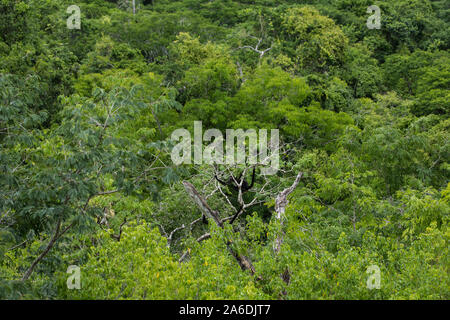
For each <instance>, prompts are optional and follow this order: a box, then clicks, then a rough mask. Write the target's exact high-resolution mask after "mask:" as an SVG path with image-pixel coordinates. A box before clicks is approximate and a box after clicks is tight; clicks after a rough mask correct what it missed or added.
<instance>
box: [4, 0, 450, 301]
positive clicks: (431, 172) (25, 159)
mask: <svg viewBox="0 0 450 320" xmlns="http://www.w3.org/2000/svg"><path fill="white" fill-rule="evenodd" d="M79 2H80V3H79V4H77V5H79V6H80V8H81V29H80V30H76V29H74V30H69V29H67V27H66V19H67V18H68V14H67V12H66V9H67V7H68V6H69V5H71V4H72V2H70V1H65V0H64V1H59V0H58V1H57V0H0V298H1V299H444V300H445V299H449V297H450V292H449V288H450V283H449V281H450V278H449V274H448V266H449V256H448V247H449V246H448V240H449V236H450V233H449V230H448V222H449V213H450V208H449V206H450V184H449V182H448V181H449V176H450V175H449V173H450V165H449V159H450V144H449V141H450V137H449V129H450V119H448V114H449V110H450V106H449V101H450V96H449V93H448V92H449V89H450V88H449V86H450V83H449V79H450V69H449V66H450V61H449V53H448V49H449V43H450V41H449V34H450V32H448V31H449V21H448V4H447V3H446V2H445V1H429V0H425V1H424V0H398V1H395V2H393V1H384V0H380V1H375V2H372V1H369V0H336V1H325V0H320V1H300V3H299V2H298V1H293V0H280V1H269V0H255V1H248V0H226V1H208V0H199V1H197V0H177V1H169V0H157V1H136V3H137V11H136V13H135V14H133V11H132V8H131V6H130V2H129V1H104V0H95V1H79ZM372 4H375V5H377V6H379V7H380V8H381V29H379V30H378V29H369V28H367V26H366V21H367V18H368V17H369V14H368V13H367V7H368V6H370V5H372ZM193 121H202V125H203V130H204V132H205V131H206V130H207V129H212V128H214V129H219V130H221V131H222V133H224V132H225V130H226V129H279V130H280V131H279V132H280V141H281V143H282V148H281V149H280V170H279V171H278V172H277V174H275V175H273V176H269V177H263V176H262V175H261V174H260V169H259V168H258V169H257V170H255V181H254V183H253V184H252V188H251V189H250V190H248V191H247V192H246V193H244V194H243V195H242V198H243V200H244V201H245V202H246V203H248V202H250V201H251V200H252V199H256V200H258V201H257V203H256V204H254V205H252V206H250V207H248V208H246V209H245V212H243V213H242V214H241V215H239V217H237V218H236V220H235V221H234V222H233V224H230V223H229V222H230V221H231V219H230V218H231V217H232V216H233V215H234V214H235V211H236V210H235V209H233V206H236V207H238V205H239V201H238V200H239V199H238V192H237V191H236V190H235V188H233V187H232V186H231V185H228V186H223V185H222V184H219V182H218V180H217V179H216V178H215V173H216V172H215V170H219V171H220V170H222V169H224V167H223V165H220V166H217V167H216V168H214V167H213V166H210V165H206V164H203V165H197V164H195V165H181V166H175V165H174V164H173V162H172V160H171V157H170V156H171V151H172V148H173V146H174V142H173V141H171V140H170V137H171V134H172V132H173V131H174V130H175V129H179V128H187V129H188V130H190V132H192V128H193ZM242 167H243V166H237V167H234V168H229V169H230V172H222V174H224V173H225V176H223V177H222V178H223V179H227V177H226V176H228V175H229V174H230V173H231V172H234V173H236V172H237V173H238V174H239V173H240V170H242ZM298 172H302V173H303V176H302V178H301V180H300V183H299V184H298V186H297V187H296V189H295V190H294V191H293V192H292V193H291V194H290V195H289V197H288V200H289V202H288V205H287V207H286V211H285V212H284V216H282V217H281V218H280V219H277V218H276V214H275V212H274V210H275V206H274V205H275V199H276V197H277V195H278V194H279V192H280V191H281V190H283V189H284V188H286V187H289V186H291V185H292V182H293V179H294V178H293V176H295V175H296V174H297V173H298ZM245 177H246V183H247V184H248V183H249V182H250V180H249V179H250V178H251V171H250V170H249V171H247V172H246V174H245ZM182 179H183V180H187V181H190V182H191V183H192V184H193V185H195V187H196V188H197V190H198V192H199V194H201V196H203V197H204V198H205V201H206V202H207V203H208V205H209V206H210V207H211V209H212V210H215V211H216V212H217V213H218V215H219V216H220V218H221V219H225V220H224V223H223V225H224V227H223V228H221V227H218V226H216V225H215V224H214V223H213V222H212V221H209V222H208V221H207V220H206V219H205V220H204V219H202V213H201V211H200V210H199V208H198V206H197V204H196V203H195V202H194V201H192V198H191V197H190V196H189V194H187V193H186V190H185V189H184V187H183V185H182V184H181V183H180V181H181V180H182ZM219 186H221V187H222V188H223V189H218V187H219ZM261 188H263V189H264V192H258V190H261ZM280 220H281V221H280ZM280 237H282V238H283V242H282V245H281V248H280V250H279V251H277V250H274V248H275V246H274V244H275V242H276V241H277V239H279V238H280ZM242 257H246V258H247V259H248V260H249V261H251V262H252V264H253V267H254V270H255V274H253V275H252V274H251V272H249V271H248V270H243V269H242V268H240V266H239V264H238V263H237V261H241V262H242V261H243V260H239V258H241V259H243V258H242ZM69 265H77V266H79V267H80V270H81V285H82V288H81V289H80V290H71V289H68V288H67V285H66V283H67V282H66V281H67V278H68V276H69V275H68V274H67V273H66V272H67V267H68V266H69ZM371 265H377V266H378V267H379V268H380V271H381V288H380V289H374V290H369V289H368V288H367V279H368V277H369V275H368V274H367V273H366V270H367V268H368V267H369V266H371ZM244 269H245V267H244Z"/></svg>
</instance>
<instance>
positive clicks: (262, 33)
mask: <svg viewBox="0 0 450 320" xmlns="http://www.w3.org/2000/svg"><path fill="white" fill-rule="evenodd" d="M259 26H260V30H259V37H255V36H249V37H250V38H252V39H255V40H256V41H257V43H256V45H254V46H250V45H245V46H241V47H238V48H237V49H250V50H252V51H254V52H256V53H258V54H259V61H260V62H261V59H262V58H263V56H264V55H265V54H266V53H267V52H268V51H270V50H271V49H272V46H270V47H269V48H267V49H264V50H262V49H261V48H260V45H261V43H262V42H263V40H264V38H265V30H264V23H263V19H262V17H261V16H259Z"/></svg>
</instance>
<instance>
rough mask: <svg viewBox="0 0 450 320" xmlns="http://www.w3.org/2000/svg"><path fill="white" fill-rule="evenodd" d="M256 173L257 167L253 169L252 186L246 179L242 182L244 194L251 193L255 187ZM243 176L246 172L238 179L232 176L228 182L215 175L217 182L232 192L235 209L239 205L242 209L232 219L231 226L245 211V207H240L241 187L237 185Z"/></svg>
mask: <svg viewBox="0 0 450 320" xmlns="http://www.w3.org/2000/svg"><path fill="white" fill-rule="evenodd" d="M255 173H256V167H253V173H252V181H251V183H250V184H249V183H248V182H247V180H246V179H245V178H244V180H243V181H242V186H241V191H242V194H244V193H246V192H247V191H249V190H250V189H251V188H253V185H254V184H255ZM243 174H244V171H242V172H241V173H240V174H239V177H238V178H235V179H233V176H230V177H229V178H228V179H227V180H226V181H223V180H221V179H219V177H218V176H217V174H215V175H214V176H215V178H216V180H217V181H218V182H219V183H220V184H222V185H224V186H225V187H228V189H229V190H230V193H231V194H230V195H232V196H233V199H232V200H234V201H233V202H234V203H233V205H234V206H235V207H237V206H238V205H239V206H240V207H239V210H237V212H236V214H235V215H234V216H233V217H232V218H231V220H230V224H231V223H233V222H234V220H235V219H236V218H237V216H238V215H239V214H240V213H241V211H242V209H243V206H242V205H240V204H239V202H238V196H239V195H238V194H239V186H238V184H237V183H240V181H241V179H242V175H243ZM236 182H237V183H236Z"/></svg>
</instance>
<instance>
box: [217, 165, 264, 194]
mask: <svg viewBox="0 0 450 320" xmlns="http://www.w3.org/2000/svg"><path fill="white" fill-rule="evenodd" d="M255 172H256V167H253V173H252V182H251V184H250V185H249V184H248V182H247V180H245V179H244V181H242V187H241V190H242V193H245V192H247V191H248V190H250V189H251V188H253V185H254V183H255ZM243 174H244V171H242V172H241V174H240V175H239V177H238V178H237V179H236V181H235V179H233V177H232V176H230V177H229V178H228V180H227V181H226V182H225V181H223V180H220V179H219V177H218V176H217V174H216V175H215V177H216V180H217V181H219V182H220V183H221V184H222V185H224V186H226V187H231V188H232V189H233V190H234V191H239V187H238V185H237V184H236V182H239V181H240V180H241V178H242V175H243Z"/></svg>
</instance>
